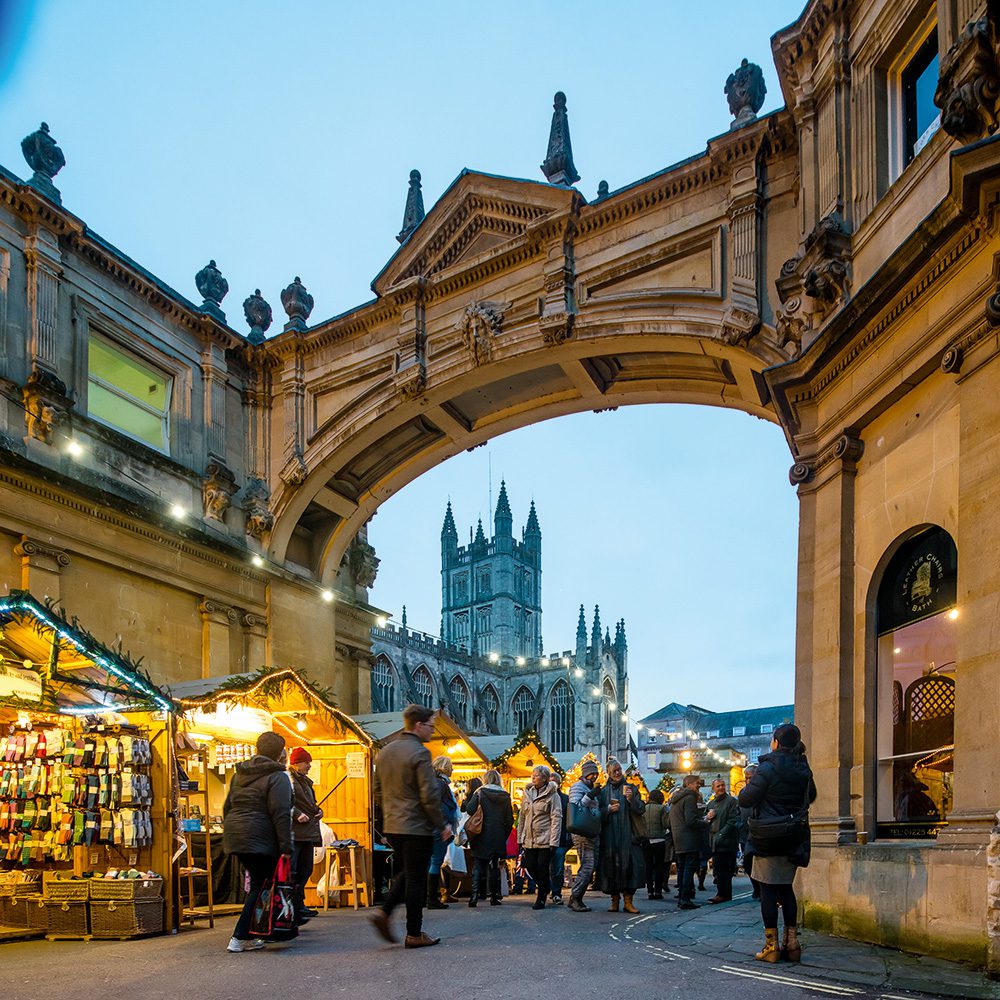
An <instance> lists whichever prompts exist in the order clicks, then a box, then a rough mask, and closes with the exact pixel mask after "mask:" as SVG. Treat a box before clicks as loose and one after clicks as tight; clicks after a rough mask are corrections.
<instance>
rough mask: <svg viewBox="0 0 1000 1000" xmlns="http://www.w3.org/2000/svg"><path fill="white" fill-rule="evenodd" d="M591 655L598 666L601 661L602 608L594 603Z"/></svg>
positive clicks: (592, 660)
mask: <svg viewBox="0 0 1000 1000" xmlns="http://www.w3.org/2000/svg"><path fill="white" fill-rule="evenodd" d="M590 657H591V662H592V663H593V664H594V665H595V666H596V665H597V664H599V663H600V662H601V608H600V605H597V604H595V605H594V624H593V627H592V628H591V630H590Z"/></svg>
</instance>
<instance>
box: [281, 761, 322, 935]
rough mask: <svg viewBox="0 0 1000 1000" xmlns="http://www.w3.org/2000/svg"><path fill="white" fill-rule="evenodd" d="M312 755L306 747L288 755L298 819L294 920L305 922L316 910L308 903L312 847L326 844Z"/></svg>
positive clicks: (296, 825) (296, 820)
mask: <svg viewBox="0 0 1000 1000" xmlns="http://www.w3.org/2000/svg"><path fill="white" fill-rule="evenodd" d="M311 765H312V754H310V753H309V751H308V750H307V749H306V748H305V747H295V748H294V749H293V750H292V752H291V754H289V756H288V772H289V774H291V776H292V788H293V789H294V790H295V803H294V805H293V806H292V818H293V819H294V820H295V824H294V830H295V857H294V859H293V871H294V876H293V877H294V879H295V890H296V891H295V922H296V923H298V924H304V923H305V922H306V921H307V920H308V919H309V918H310V917H314V916H316V911H315V910H313V909H310V908H309V907H307V906H306V905H305V897H306V883H307V882H308V881H309V876H310V875H311V874H312V870H313V849H314V848H316V847H322V846H323V836H322V834H321V833H320V831H319V820H320V817H321V816H322V815H323V810H322V809H321V808H320V807H319V806H318V805H317V804H316V792H315V790H314V789H313V783H312V778H310V777H309V768H310V766H311Z"/></svg>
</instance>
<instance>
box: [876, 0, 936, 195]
mask: <svg viewBox="0 0 1000 1000" xmlns="http://www.w3.org/2000/svg"><path fill="white" fill-rule="evenodd" d="M937 32H938V23H937V18H936V14H935V12H934V11H931V12H930V14H929V15H928V16H927V18H925V20H924V21H923V22H922V23H921V24H920V26H919V28H917V30H916V31H914V32H913V33H912V34H911V35H910V36H909V38H908V39H907V41H906V42H905V44H903V45H902V46H901V47H900V49H899V51H898V52H897V54H896V55H895V57H894V58H893V60H892V62H891V63H890V65H889V68H888V70H887V71H886V85H887V86H886V97H887V105H888V108H887V110H888V116H887V117H888V122H887V126H888V136H887V139H888V145H887V152H888V156H887V164H886V166H887V168H888V175H889V176H888V183H889V185H890V186H891V185H892V184H893V183H894V182H895V181H897V180H898V179H899V177H900V176H901V175H902V174H903V172H904V171H905V170H906V168H907V167H909V166H910V164H911V163H913V162H914V161H915V160H916V159H917V157H919V155H920V153H921V152H922V151H923V150H924V149H926V147H927V146H928V145H929V144H930V140H931V139H932V138H933V136H934V135H935V133H936V132H937V131H938V130H939V129H940V127H941V114H940V111H939V112H938V115H937V126H936V128H935V129H934V130H933V131H930V130H928V131H929V134H928V136H927V139H926V141H925V142H924V144H923V145H922V146H921V147H920V149H917V150H915V151H914V153H913V155H912V156H910V157H909V159H907V149H906V95H905V92H904V87H905V82H904V78H905V76H906V74H907V71H908V70H909V69H910V67H911V66H912V65H913V63H914V61H915V60H916V59H917V58H918V56H919V55H920V54H921V51H922V50H923V49H924V47H925V46H926V45H927V44H928V42H929V41H930V38H931V36H933V37H934V38H935V39H937V37H938V35H937ZM933 58H934V57H932V60H933ZM920 138H921V137H920V136H917V137H916V139H918V140H919V139H920Z"/></svg>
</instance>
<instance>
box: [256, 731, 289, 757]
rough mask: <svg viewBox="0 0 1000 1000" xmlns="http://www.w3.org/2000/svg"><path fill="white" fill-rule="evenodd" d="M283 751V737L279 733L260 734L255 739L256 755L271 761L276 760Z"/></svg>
mask: <svg viewBox="0 0 1000 1000" xmlns="http://www.w3.org/2000/svg"><path fill="white" fill-rule="evenodd" d="M284 749H285V737H284V736H282V735H280V734H279V733H272V732H267V733H261V734H260V736H258V737H257V753H259V754H261V755H262V756H264V757H270V758H271V760H278V759H279V758H280V757H281V751H282V750H284Z"/></svg>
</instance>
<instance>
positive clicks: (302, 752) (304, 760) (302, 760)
mask: <svg viewBox="0 0 1000 1000" xmlns="http://www.w3.org/2000/svg"><path fill="white" fill-rule="evenodd" d="M288 763H289V764H310V763H312V754H311V753H310V752H309V751H308V750H307V749H306V748H305V747H295V748H294V749H293V750H292V752H291V753H290V754H289V755H288Z"/></svg>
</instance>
